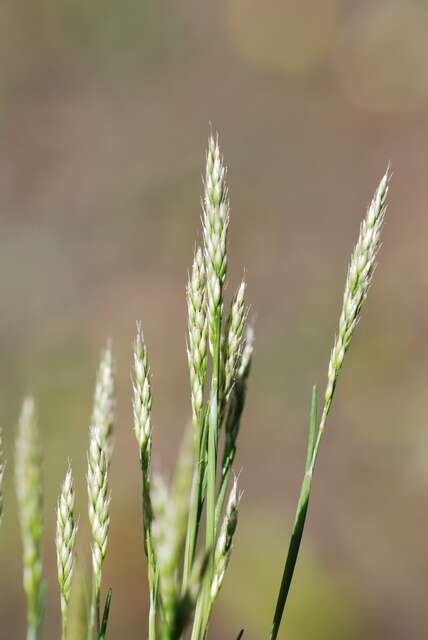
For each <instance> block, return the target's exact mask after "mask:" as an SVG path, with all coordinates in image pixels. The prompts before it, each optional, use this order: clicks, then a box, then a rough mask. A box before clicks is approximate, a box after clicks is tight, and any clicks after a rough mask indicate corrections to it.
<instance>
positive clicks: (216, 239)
mask: <svg viewBox="0 0 428 640" xmlns="http://www.w3.org/2000/svg"><path fill="white" fill-rule="evenodd" d="M225 179H226V168H225V166H224V165H223V160H222V158H221V155H220V148H219V145H218V138H217V139H214V137H213V136H210V138H209V141H208V152H207V164H206V172H205V195H204V202H203V231H204V244H205V264H206V270H207V295H208V316H209V344H210V350H211V353H213V351H214V340H215V335H216V332H217V328H216V318H217V316H218V313H219V310H220V311H221V309H222V304H223V295H222V290H223V285H224V282H225V279H226V273H227V233H228V227H229V199H228V192H227V187H226V180H225Z"/></svg>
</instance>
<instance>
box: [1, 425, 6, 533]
mask: <svg viewBox="0 0 428 640" xmlns="http://www.w3.org/2000/svg"><path fill="white" fill-rule="evenodd" d="M5 467H6V462H5V459H4V453H3V442H2V430H1V429H0V525H1V521H2V517H3V480H4V470H5Z"/></svg>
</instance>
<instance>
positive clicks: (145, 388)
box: [132, 323, 152, 458]
mask: <svg viewBox="0 0 428 640" xmlns="http://www.w3.org/2000/svg"><path fill="white" fill-rule="evenodd" d="M132 384H133V403H132V407H133V413H134V431H135V436H136V438H137V442H138V446H139V450H140V455H141V457H142V458H144V457H145V456H147V457H148V458H149V457H150V449H151V442H152V424H151V409H152V391H151V388H150V367H149V362H148V358H147V349H146V345H145V343H144V335H143V330H142V327H141V324H140V323H137V335H136V338H135V342H134V372H133V381H132Z"/></svg>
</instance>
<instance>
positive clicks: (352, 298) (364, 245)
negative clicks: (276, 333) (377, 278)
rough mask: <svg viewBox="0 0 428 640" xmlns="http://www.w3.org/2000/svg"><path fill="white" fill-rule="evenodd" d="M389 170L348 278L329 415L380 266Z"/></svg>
mask: <svg viewBox="0 0 428 640" xmlns="http://www.w3.org/2000/svg"><path fill="white" fill-rule="evenodd" d="M389 179H390V176H389V170H387V172H386V173H385V175H384V176H383V178H382V180H381V181H380V184H379V186H378V188H377V189H376V192H375V194H374V196H373V200H372V201H371V203H370V206H369V208H368V211H367V215H366V218H365V220H363V222H362V224H361V228H360V235H359V237H358V242H357V244H356V246H355V248H354V251H353V253H352V256H351V261H350V264H349V268H348V275H347V278H346V284H345V292H344V295H343V306H342V312H341V315H340V320H339V331H338V334H337V336H336V339H335V342H334V345H333V349H332V352H331V356H330V362H329V368H328V381H327V388H326V392H325V409H324V413H325V414H327V413H328V410H329V408H330V405H331V401H332V398H333V394H334V389H335V386H336V381H337V377H338V374H339V372H340V369H341V367H342V364H343V359H344V356H345V353H346V351H347V350H348V348H349V345H350V342H351V338H352V334H353V332H354V329H355V327H356V325H357V324H358V320H359V318H360V314H361V308H362V306H363V303H364V300H365V299H366V296H367V292H368V290H369V287H370V284H371V281H372V277H373V273H374V270H375V267H376V256H377V253H378V251H379V247H380V232H381V229H382V224H383V221H384V218H385V213H386V198H387V195H388V188H389Z"/></svg>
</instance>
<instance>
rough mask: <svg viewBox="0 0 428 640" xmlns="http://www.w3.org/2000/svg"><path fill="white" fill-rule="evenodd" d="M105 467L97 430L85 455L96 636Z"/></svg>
mask: <svg viewBox="0 0 428 640" xmlns="http://www.w3.org/2000/svg"><path fill="white" fill-rule="evenodd" d="M107 470H108V463H107V457H106V454H105V451H104V448H103V446H102V443H101V438H100V434H99V432H98V430H97V429H96V428H94V427H92V428H91V431H90V443H89V453H88V476H87V484H88V497H89V522H90V525H91V533H92V581H93V584H92V589H93V593H92V603H91V627H92V628H93V629H95V630H96V632H98V629H99V625H100V620H99V617H100V611H99V609H100V590H101V575H102V565H103V562H104V558H105V555H106V550H107V539H108V530H109V526H110V516H109V505H110V493H109V488H108V473H107Z"/></svg>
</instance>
